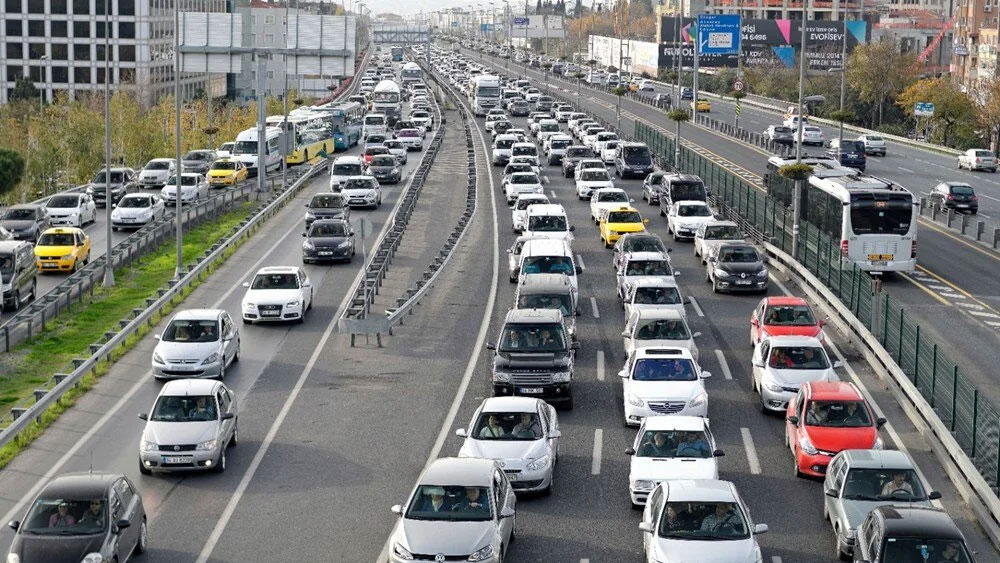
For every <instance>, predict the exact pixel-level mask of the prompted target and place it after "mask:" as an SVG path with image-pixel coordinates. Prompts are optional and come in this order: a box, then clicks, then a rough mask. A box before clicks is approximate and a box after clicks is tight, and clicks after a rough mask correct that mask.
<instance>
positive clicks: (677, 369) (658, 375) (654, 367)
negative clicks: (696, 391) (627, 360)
mask: <svg viewBox="0 0 1000 563" xmlns="http://www.w3.org/2000/svg"><path fill="white" fill-rule="evenodd" d="M632 379H633V380H634V381H695V380H697V379H698V375H697V373H696V372H695V367H694V364H693V363H692V362H691V360H689V359H686V358H681V359H677V358H669V359H668V358H663V359H661V358H642V359H640V360H637V361H636V362H635V369H633V370H632Z"/></svg>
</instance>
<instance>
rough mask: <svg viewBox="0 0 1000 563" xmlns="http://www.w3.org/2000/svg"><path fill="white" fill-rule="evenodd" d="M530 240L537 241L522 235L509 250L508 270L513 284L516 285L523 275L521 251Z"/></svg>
mask: <svg viewBox="0 0 1000 563" xmlns="http://www.w3.org/2000/svg"><path fill="white" fill-rule="evenodd" d="M529 240H535V237H529V236H524V235H521V236H519V237H517V238H516V239H514V244H512V245H510V248H508V249H507V269H508V277H509V279H510V282H511V283H515V282H516V281H517V278H518V276H519V275H520V273H521V250H522V249H523V248H524V244H525V243H526V242H528V241H529Z"/></svg>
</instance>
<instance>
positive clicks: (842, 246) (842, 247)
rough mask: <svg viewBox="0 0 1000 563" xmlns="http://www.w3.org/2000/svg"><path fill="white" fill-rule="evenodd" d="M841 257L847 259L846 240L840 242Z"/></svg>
mask: <svg viewBox="0 0 1000 563" xmlns="http://www.w3.org/2000/svg"><path fill="white" fill-rule="evenodd" d="M840 255H841V256H843V257H844V258H847V241H846V240H842V241H840Z"/></svg>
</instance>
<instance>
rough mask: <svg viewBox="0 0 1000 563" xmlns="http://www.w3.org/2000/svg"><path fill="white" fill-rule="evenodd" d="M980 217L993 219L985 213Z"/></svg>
mask: <svg viewBox="0 0 1000 563" xmlns="http://www.w3.org/2000/svg"><path fill="white" fill-rule="evenodd" d="M998 201H1000V200H998ZM979 216H980V217H982V218H984V219H992V218H993V217H990V216H989V215H987V214H985V213H980V214H979Z"/></svg>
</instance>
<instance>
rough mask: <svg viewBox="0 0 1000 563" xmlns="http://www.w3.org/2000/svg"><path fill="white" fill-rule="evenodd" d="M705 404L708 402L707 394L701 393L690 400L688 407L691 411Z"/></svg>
mask: <svg viewBox="0 0 1000 563" xmlns="http://www.w3.org/2000/svg"><path fill="white" fill-rule="evenodd" d="M707 402H708V393H705V392H701V393H699V394H698V395H697V396H696V397H695V398H694V399H691V402H689V403H688V407H689V408H692V409H693V408H696V407H700V406H702V405H704V404H705V403H707Z"/></svg>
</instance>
